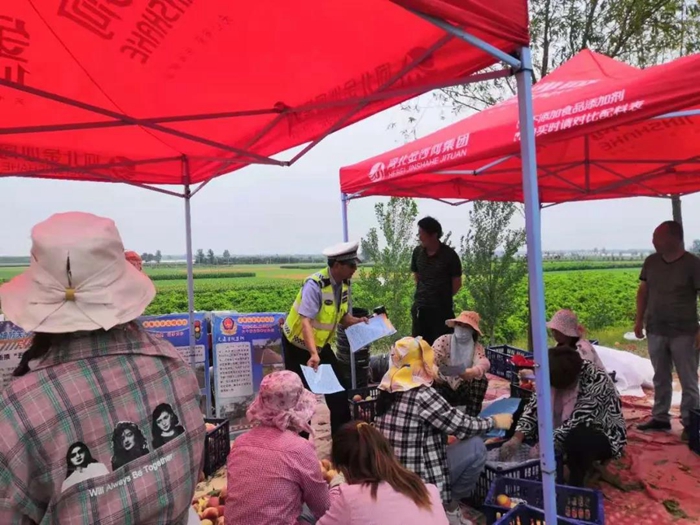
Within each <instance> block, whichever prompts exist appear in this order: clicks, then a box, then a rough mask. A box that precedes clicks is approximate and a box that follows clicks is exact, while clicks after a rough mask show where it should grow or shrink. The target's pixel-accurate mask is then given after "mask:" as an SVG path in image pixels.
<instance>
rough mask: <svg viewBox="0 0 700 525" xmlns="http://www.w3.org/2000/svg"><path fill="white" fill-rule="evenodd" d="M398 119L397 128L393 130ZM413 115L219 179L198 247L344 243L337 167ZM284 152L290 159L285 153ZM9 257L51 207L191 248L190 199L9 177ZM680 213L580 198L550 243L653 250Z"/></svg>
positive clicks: (428, 117)
mask: <svg viewBox="0 0 700 525" xmlns="http://www.w3.org/2000/svg"><path fill="white" fill-rule="evenodd" d="M440 115H441V111H440V110H439V109H438V108H432V109H428V110H426V111H425V112H424V114H423V117H422V118H421V121H420V125H419V126H418V128H417V129H418V134H419V136H420V135H425V134H428V133H430V132H432V131H434V130H436V129H438V128H440V127H442V126H445V125H447V124H449V123H450V122H453V121H454V120H455V119H456V118H455V117H452V116H451V115H449V114H448V115H447V119H446V120H441V119H440ZM392 123H396V124H397V125H396V126H395V127H394V128H392V129H389V126H390V125H391V124H392ZM405 123H406V114H405V112H402V111H401V110H400V109H398V108H394V109H390V110H388V111H385V112H384V113H381V114H379V115H376V116H374V117H372V118H369V119H367V120H365V121H363V122H360V123H359V124H355V125H354V126H351V127H349V128H347V129H345V130H342V131H340V132H338V133H336V134H335V135H333V136H331V137H329V138H327V139H326V140H324V141H323V142H322V143H321V145H319V146H317V147H316V148H315V149H313V150H312V151H311V152H310V153H309V154H308V155H307V156H306V157H304V158H302V160H300V161H299V162H298V163H297V164H295V165H294V166H293V167H291V168H279V167H262V166H251V167H249V168H246V169H244V170H240V171H238V172H235V173H233V174H231V175H228V176H225V177H220V178H218V179H216V180H215V181H213V182H211V183H210V184H209V185H208V186H207V187H206V188H204V189H203V190H202V191H201V192H200V193H199V194H197V195H196V196H195V197H194V198H193V200H192V214H193V215H192V221H193V223H192V224H193V237H194V248H195V250H196V249H197V248H202V249H205V250H207V249H209V248H212V249H213V250H214V251H215V252H217V253H221V252H222V251H223V250H225V249H228V250H229V251H230V252H231V253H232V254H234V255H235V254H239V255H243V254H276V253H277V254H289V253H309V254H311V253H320V252H321V251H322V250H323V248H324V247H325V246H327V245H330V244H334V243H336V242H339V241H341V240H342V237H341V235H342V229H341V214H340V201H339V191H340V190H339V184H338V169H339V168H340V167H341V166H344V165H348V164H353V163H355V162H358V161H361V160H363V159H365V158H368V157H371V156H374V155H377V154H379V153H382V152H383V151H386V150H388V149H391V148H394V147H396V146H399V145H401V144H402V143H403V142H404V139H403V136H402V134H401V132H400V129H401V128H402V127H404V125H405ZM283 158H289V156H288V155H283ZM0 187H1V188H2V192H1V194H2V197H3V198H2V206H0V224H2V228H0V255H26V254H28V252H29V248H30V237H29V236H30V230H31V228H32V226H33V225H34V224H36V223H37V222H39V221H41V220H43V219H46V218H47V217H49V216H50V215H51V214H53V213H56V212H63V211H72V210H80V211H87V212H92V213H96V214H99V215H103V216H107V217H111V218H113V219H114V220H115V221H116V223H117V225H118V226H119V229H120V231H121V234H122V237H123V239H124V243H125V245H126V247H127V248H128V249H133V250H136V251H138V252H145V251H149V252H154V251H155V250H158V249H160V250H161V251H162V252H163V253H164V254H182V253H184V251H185V233H184V231H185V230H184V225H185V221H184V203H183V201H182V200H181V199H177V198H174V197H169V196H165V195H161V194H158V193H154V192H151V191H145V190H140V189H137V188H133V187H129V186H121V185H106V184H99V183H70V182H59V181H42V180H29V179H0ZM377 200H378V199H360V200H355V201H352V202H351V203H350V236H351V238H353V239H359V238H360V237H362V236H363V235H364V234H365V233H366V232H367V230H368V229H369V228H370V227H372V226H373V225H375V218H374V209H373V206H374V204H375V203H376V202H377ZM418 203H419V210H420V213H421V215H426V214H430V215H433V216H434V217H436V218H438V219H439V220H440V221H441V222H442V224H443V227H444V229H445V230H452V232H453V236H454V237H459V236H460V235H462V234H464V233H466V231H467V230H468V226H469V225H468V211H469V208H468V206H461V207H452V206H447V205H445V204H441V203H438V202H434V201H428V200H419V201H418ZM699 203H700V198H699V197H698V196H691V197H686V198H684V200H683V213H684V223H685V226H686V238H687V239H688V241H689V242H690V241H691V240H692V239H694V238H700V206H698V204H699ZM670 217H671V204H670V202H669V201H667V200H660V199H646V198H644V199H642V198H638V199H626V200H617V201H603V202H591V203H571V204H563V205H560V206H555V207H553V208H551V209H546V210H544V212H543V217H542V232H543V247H544V249H545V250H567V249H593V248H603V247H605V248H607V249H608V250H610V249H622V248H640V249H641V248H650V247H651V233H652V230H653V229H654V227H655V226H656V225H657V224H658V223H659V222H661V221H663V220H667V219H669V218H670Z"/></svg>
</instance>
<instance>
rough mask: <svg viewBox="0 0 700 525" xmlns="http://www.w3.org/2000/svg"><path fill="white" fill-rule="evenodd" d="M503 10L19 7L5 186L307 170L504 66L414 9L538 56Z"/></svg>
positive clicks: (422, 4) (35, 0)
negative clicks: (378, 127)
mask: <svg viewBox="0 0 700 525" xmlns="http://www.w3.org/2000/svg"><path fill="white" fill-rule="evenodd" d="M496 4H498V7H489V5H491V3H489V2H486V1H484V0H460V1H451V0H437V1H436V0H406V1H402V0H397V1H396V2H388V1H381V2H377V1H376V0H360V1H354V2H350V3H344V2H340V3H338V2H322V1H311V2H280V1H276V0H262V1H258V2H231V1H225V0H208V1H206V2H193V0H60V1H59V0H15V1H12V2H9V3H8V5H7V6H5V7H4V8H3V10H2V14H0V112H1V114H2V123H1V124H0V134H1V135H2V138H0V153H1V154H2V156H1V157H0V159H2V162H0V176H30V177H51V178H61V179H69V180H94V181H101V180H110V181H117V182H127V183H131V184H158V185H162V184H182V185H187V184H195V183H199V182H205V181H208V180H210V179H211V178H213V177H216V176H219V175H223V174H225V173H229V172H231V171H233V170H235V169H238V168H241V167H243V166H246V165H248V164H251V163H265V164H277V165H289V164H293V163H294V162H295V161H296V160H297V159H298V158H299V157H301V156H302V155H303V154H304V153H306V152H307V151H308V150H309V149H311V147H313V145H315V144H316V143H317V142H318V141H319V140H321V139H322V138H323V137H324V136H326V135H327V134H329V133H331V132H333V131H336V130H338V129H341V128H343V127H344V126H347V125H349V124H352V123H353V122H356V121H358V120H360V119H362V118H365V117H367V116H369V115H372V114H374V113H376V112H378V111H381V110H383V109H385V108H387V107H390V106H392V105H394V104H397V103H398V102H400V101H403V100H406V99H408V98H411V97H413V96H415V95H417V94H419V93H422V92H425V91H428V90H430V89H433V88H435V87H438V86H441V85H442V86H445V85H454V84H456V83H461V82H465V81H468V79H467V77H469V76H470V75H471V74H472V73H474V72H476V71H479V70H481V69H483V68H485V67H486V66H489V65H491V64H493V63H494V62H496V59H495V58H494V57H493V56H492V55H491V54H489V53H488V52H486V51H484V50H482V49H480V48H478V47H475V46H469V45H465V43H464V42H463V41H460V40H459V39H457V38H455V37H454V36H452V35H450V34H446V33H445V32H444V31H443V30H441V29H439V28H438V27H435V25H433V24H431V23H427V22H426V21H425V20H421V19H420V18H419V17H418V16H416V14H414V13H412V12H409V10H408V9H415V10H417V11H420V12H421V13H423V14H425V15H433V16H438V17H440V18H445V19H447V20H449V21H450V22H451V23H454V24H456V25H457V26H458V27H463V28H467V27H468V28H469V31H470V33H471V35H473V37H475V39H476V40H479V39H480V40H479V41H483V42H484V43H485V44H486V45H487V46H493V47H494V48H495V49H497V50H499V51H501V52H503V54H505V55H511V54H514V53H515V52H516V51H517V50H518V49H519V48H520V47H521V46H525V45H527V43H528V20H527V4H526V1H525V0H501V1H500V2H496ZM505 73H506V72H499V73H497V74H505ZM309 141H313V142H312V144H310V145H309V146H308V147H307V148H305V149H304V150H303V151H302V152H301V153H299V154H298V155H296V156H295V157H293V158H291V159H290V160H287V161H280V160H274V159H271V158H270V156H271V155H274V154H277V153H279V152H280V151H284V150H287V149H289V148H291V147H293V146H297V145H300V144H304V143H306V142H309ZM183 158H187V160H188V162H187V163H186V166H183Z"/></svg>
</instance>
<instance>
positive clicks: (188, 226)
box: [182, 158, 212, 417]
mask: <svg viewBox="0 0 700 525" xmlns="http://www.w3.org/2000/svg"><path fill="white" fill-rule="evenodd" d="M182 180H184V181H186V182H187V183H186V184H185V191H184V199H185V242H186V243H187V305H188V311H189V316H190V319H189V328H190V331H189V334H190V366H191V367H192V370H193V371H195V370H196V361H197V359H196V357H197V356H196V340H195V335H194V269H193V253H192V213H191V208H190V200H191V199H192V192H191V191H190V185H189V180H190V165H189V162H188V161H187V159H186V158H185V159H183V161H182ZM205 348H206V345H205ZM209 366H210V365H209V352H207V351H206V350H205V352H204V390H205V391H206V392H205V393H204V394H205V396H206V398H207V404H206V409H207V414H206V417H211V416H212V412H211V375H210V373H209Z"/></svg>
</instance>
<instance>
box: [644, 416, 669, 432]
mask: <svg viewBox="0 0 700 525" xmlns="http://www.w3.org/2000/svg"><path fill="white" fill-rule="evenodd" d="M637 430H641V431H642V432H645V431H647V430H671V423H669V422H668V421H659V420H658V419H650V420H649V421H647V422H646V423H641V424H640V425H637Z"/></svg>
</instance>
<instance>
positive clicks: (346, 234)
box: [340, 193, 357, 390]
mask: <svg viewBox="0 0 700 525" xmlns="http://www.w3.org/2000/svg"><path fill="white" fill-rule="evenodd" d="M348 201H349V199H348V196H347V195H346V194H345V193H341V194H340V204H341V206H342V214H343V242H348V241H349V240H350V229H349V227H348ZM351 294H352V289H349V290H348V303H349V304H348V306H349V307H350V308H352V296H351ZM350 314H352V310H351V311H350ZM348 344H349V343H348ZM350 381H351V384H352V389H353V390H355V389H356V388H357V370H356V369H355V353H354V352H353V351H352V349H350Z"/></svg>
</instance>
